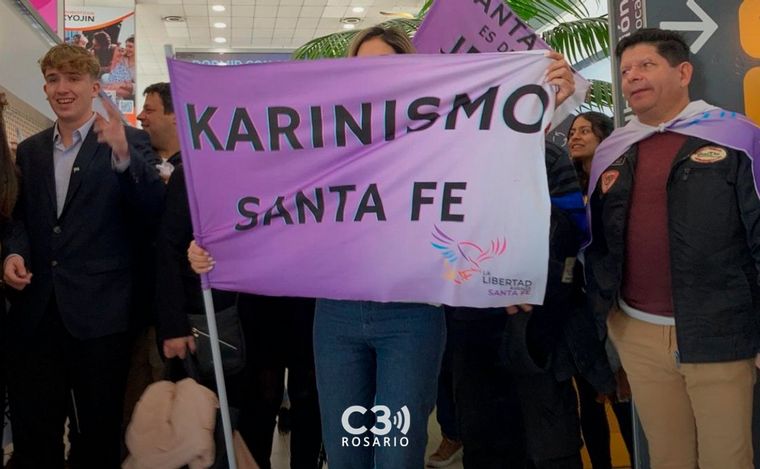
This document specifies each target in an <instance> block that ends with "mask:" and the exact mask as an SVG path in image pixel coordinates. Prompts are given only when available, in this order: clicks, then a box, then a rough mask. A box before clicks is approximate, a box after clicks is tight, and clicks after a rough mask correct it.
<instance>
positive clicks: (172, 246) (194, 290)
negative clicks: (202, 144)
mask: <svg viewBox="0 0 760 469" xmlns="http://www.w3.org/2000/svg"><path fill="white" fill-rule="evenodd" d="M192 240H193V225H192V220H191V218H190V206H189V204H188V201H187V187H186V186H185V177H184V170H183V168H182V165H179V166H177V167H176V169H175V170H174V172H173V173H172V175H171V178H169V183H168V184H167V187H166V209H165V212H164V215H163V217H162V218H161V227H160V229H159V233H158V242H157V245H156V250H157V256H156V259H157V266H156V267H157V268H156V271H157V274H158V275H157V277H158V288H157V290H156V313H157V314H156V318H157V332H158V337H159V340H165V339H172V338H175V337H184V336H188V335H190V332H191V331H190V322H189V320H188V318H187V315H188V314H205V312H204V311H205V310H204V307H203V295H202V291H201V280H200V277H199V276H198V275H197V274H196V273H195V272H193V270H192V269H191V268H190V262H188V260H187V247H188V246H189V245H190V241H192ZM212 293H213V297H214V307H215V308H216V310H217V311H221V310H223V309H226V308H228V307H230V306H232V305H234V304H235V301H236V299H237V293H234V292H224V291H220V290H213V291H212Z"/></svg>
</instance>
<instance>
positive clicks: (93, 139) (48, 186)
mask: <svg viewBox="0 0 760 469" xmlns="http://www.w3.org/2000/svg"><path fill="white" fill-rule="evenodd" d="M126 135H127V142H128V143H129V151H130V156H131V163H130V165H129V168H128V169H127V170H126V171H124V172H123V173H119V172H117V171H115V170H114V169H113V167H112V160H111V158H112V156H111V148H110V147H108V146H107V145H105V144H100V143H98V141H97V136H96V134H95V132H94V130H90V132H89V133H88V134H87V136H86V137H85V139H84V142H83V143H82V147H81V149H80V151H79V153H78V154H77V156H76V160H75V162H74V170H73V171H72V174H71V178H70V181H69V188H68V193H67V194H66V201H65V203H64V207H63V211H62V213H61V215H60V217H59V216H57V214H56V197H55V177H54V170H53V128H49V129H47V130H44V131H42V132H40V133H38V134H36V135H34V136H32V137H30V138H28V139H26V140H25V141H23V142H21V144H20V145H19V147H18V153H17V154H18V157H17V161H16V162H17V165H18V168H19V171H20V178H21V179H20V182H21V187H20V191H19V199H18V203H17V204H16V209H15V211H14V220H13V222H12V224H11V230H10V232H9V233H8V234H7V235H6V236H4V237H3V254H4V257H5V256H7V255H8V254H19V255H21V257H23V258H24V261H25V263H26V267H27V269H28V270H30V271H31V272H32V273H33V277H32V281H31V283H30V284H29V285H27V286H26V288H24V289H23V290H22V291H21V292H12V294H9V296H10V297H11V300H12V306H11V311H10V315H9V326H10V327H11V329H12V330H13V331H14V333H26V334H32V333H33V331H34V329H35V327H36V325H37V324H38V323H39V321H40V319H41V318H42V316H43V314H45V311H46V309H47V308H48V306H49V304H50V301H51V299H52V298H55V301H56V304H57V308H58V311H59V312H60V315H61V319H62V320H63V323H64V325H65V326H66V328H67V330H68V331H69V332H70V333H71V334H72V335H73V336H74V337H77V338H79V339H90V338H97V337H103V336H106V335H109V334H114V333H119V332H125V331H126V330H127V327H128V324H129V316H130V310H131V307H132V300H133V293H134V292H133V289H132V280H133V276H132V269H133V267H134V261H133V256H134V251H135V245H136V243H135V242H134V240H133V239H132V237H133V235H134V232H135V229H137V227H135V226H134V225H133V223H135V220H137V219H139V220H143V221H144V222H145V223H147V224H150V223H152V222H154V221H155V219H156V218H157V217H158V216H160V213H161V209H162V206H163V197H164V185H163V184H162V183H161V180H160V179H159V177H158V172H157V171H156V169H155V167H154V164H155V162H156V160H157V157H156V155H155V153H153V150H152V149H151V147H150V142H149V139H148V136H147V134H146V133H145V132H143V131H141V130H137V129H133V128H131V127H127V128H126Z"/></svg>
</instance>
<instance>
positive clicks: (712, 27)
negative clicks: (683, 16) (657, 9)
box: [660, 0, 718, 54]
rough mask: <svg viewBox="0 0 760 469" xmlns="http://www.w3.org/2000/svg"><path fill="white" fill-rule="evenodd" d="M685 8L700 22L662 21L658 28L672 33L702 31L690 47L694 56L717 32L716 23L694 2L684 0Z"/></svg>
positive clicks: (692, 0) (693, 0)
mask: <svg viewBox="0 0 760 469" xmlns="http://www.w3.org/2000/svg"><path fill="white" fill-rule="evenodd" d="M686 6H687V7H689V8H691V11H693V12H694V13H696V15H697V16H699V19H700V21H662V22H660V28H662V29H672V30H674V31H702V34H700V35H699V37H698V38H697V40H696V41H694V44H692V45H691V52H692V53H694V54H696V53H698V52H699V51H700V49H702V46H704V45H705V44H706V43H707V41H708V40H709V39H710V38H711V37H712V35H713V34H715V31H717V30H718V23H716V22H715V21H714V20H713V19H712V18H710V16H709V15H708V14H707V13H705V10H703V9H702V7H700V6H699V5H697V2H696V1H695V0H686Z"/></svg>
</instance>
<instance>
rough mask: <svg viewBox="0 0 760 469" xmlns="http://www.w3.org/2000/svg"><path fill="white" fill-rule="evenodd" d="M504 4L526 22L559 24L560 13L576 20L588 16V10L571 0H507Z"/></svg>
mask: <svg viewBox="0 0 760 469" xmlns="http://www.w3.org/2000/svg"><path fill="white" fill-rule="evenodd" d="M504 3H506V4H508V5H509V8H511V9H512V11H514V12H515V14H516V15H517V16H519V17H520V18H521V19H523V20H524V21H530V20H534V19H535V20H538V21H540V22H541V23H547V24H548V23H555V24H556V23H559V21H558V20H557V17H558V13H567V14H570V15H572V16H575V17H576V18H584V17H586V16H588V10H587V9H586V7H585V6H584V5H583V4H582V3H580V2H577V4H576V2H573V1H571V0H506V1H505V2H504Z"/></svg>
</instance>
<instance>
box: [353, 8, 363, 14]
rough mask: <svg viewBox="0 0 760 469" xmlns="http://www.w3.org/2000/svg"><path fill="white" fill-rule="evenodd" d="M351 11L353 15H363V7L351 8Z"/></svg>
mask: <svg viewBox="0 0 760 469" xmlns="http://www.w3.org/2000/svg"><path fill="white" fill-rule="evenodd" d="M351 11H353V12H354V13H364V7H353V8H352V9H351Z"/></svg>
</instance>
